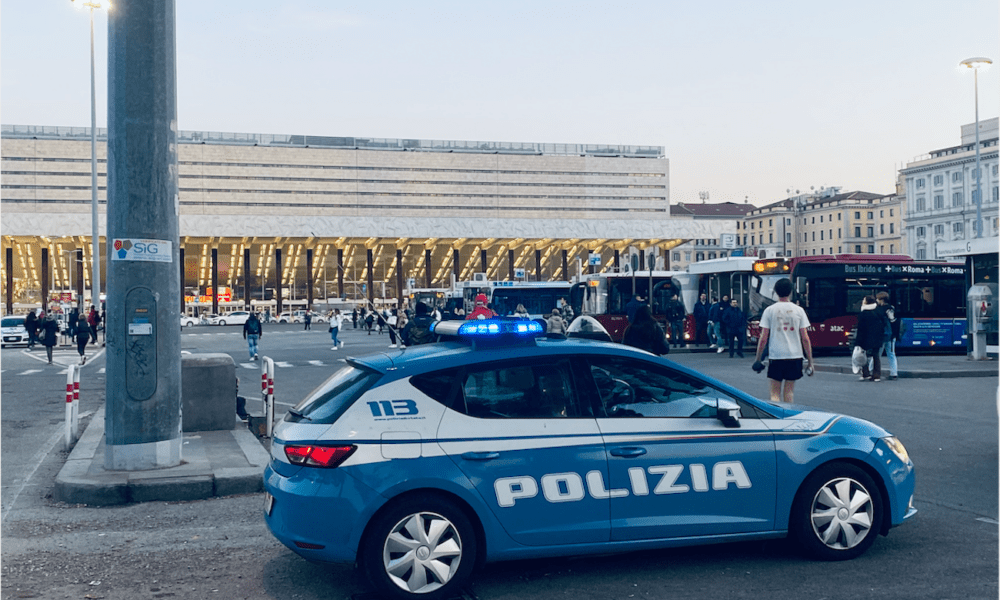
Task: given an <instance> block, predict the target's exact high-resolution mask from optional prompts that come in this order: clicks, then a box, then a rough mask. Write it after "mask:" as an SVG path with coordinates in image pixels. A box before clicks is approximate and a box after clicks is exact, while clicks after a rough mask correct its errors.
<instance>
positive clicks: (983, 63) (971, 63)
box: [958, 56, 993, 238]
mask: <svg viewBox="0 0 1000 600" xmlns="http://www.w3.org/2000/svg"><path fill="white" fill-rule="evenodd" d="M958 64H959V66H961V67H965V68H967V69H972V73H973V81H974V82H975V90H976V126H975V127H976V225H975V229H976V237H977V238H981V237H983V210H982V205H983V192H982V188H981V187H980V185H979V184H980V180H981V179H982V176H983V174H982V169H981V168H980V164H979V69H985V68H986V67H988V66H990V65H992V64H993V61H992V60H990V59H988V58H985V57H982V56H977V57H974V58H967V59H965V60H963V61H962V62H960V63H958Z"/></svg>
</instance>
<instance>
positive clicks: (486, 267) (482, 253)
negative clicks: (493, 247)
mask: <svg viewBox="0 0 1000 600" xmlns="http://www.w3.org/2000/svg"><path fill="white" fill-rule="evenodd" d="M479 265H480V268H482V271H483V273H486V274H487V275H486V277H487V279H488V278H489V267H490V263H489V262H488V261H487V260H486V249H485V248H484V249H482V250H480V251H479Z"/></svg>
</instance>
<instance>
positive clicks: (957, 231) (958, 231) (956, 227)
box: [951, 221, 964, 235]
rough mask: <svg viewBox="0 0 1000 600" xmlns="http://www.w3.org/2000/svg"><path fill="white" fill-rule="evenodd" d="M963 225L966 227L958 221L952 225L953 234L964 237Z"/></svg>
mask: <svg viewBox="0 0 1000 600" xmlns="http://www.w3.org/2000/svg"><path fill="white" fill-rule="evenodd" d="M963 225H964V223H962V222H961V221H957V222H955V223H952V224H951V232H952V233H954V234H955V235H962V229H963V228H962V226H963Z"/></svg>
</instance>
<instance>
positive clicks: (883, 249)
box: [878, 244, 885, 254]
mask: <svg viewBox="0 0 1000 600" xmlns="http://www.w3.org/2000/svg"><path fill="white" fill-rule="evenodd" d="M878 253H879V254H885V244H882V245H881V246H879V247H878Z"/></svg>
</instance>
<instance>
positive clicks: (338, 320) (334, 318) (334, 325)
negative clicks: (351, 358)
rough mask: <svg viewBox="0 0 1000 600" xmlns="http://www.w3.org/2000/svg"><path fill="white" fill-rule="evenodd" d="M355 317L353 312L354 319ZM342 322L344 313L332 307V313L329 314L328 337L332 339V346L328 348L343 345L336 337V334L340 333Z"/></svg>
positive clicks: (338, 348) (336, 348)
mask: <svg viewBox="0 0 1000 600" xmlns="http://www.w3.org/2000/svg"><path fill="white" fill-rule="evenodd" d="M356 318H357V313H356V312H355V319H356ZM343 323H344V315H342V314H340V309H334V311H333V314H332V315H330V339H331V340H332V341H333V348H330V350H340V348H341V347H343V345H344V342H342V341H340V340H339V339H337V334H339V333H340V326H341V325H343Z"/></svg>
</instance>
